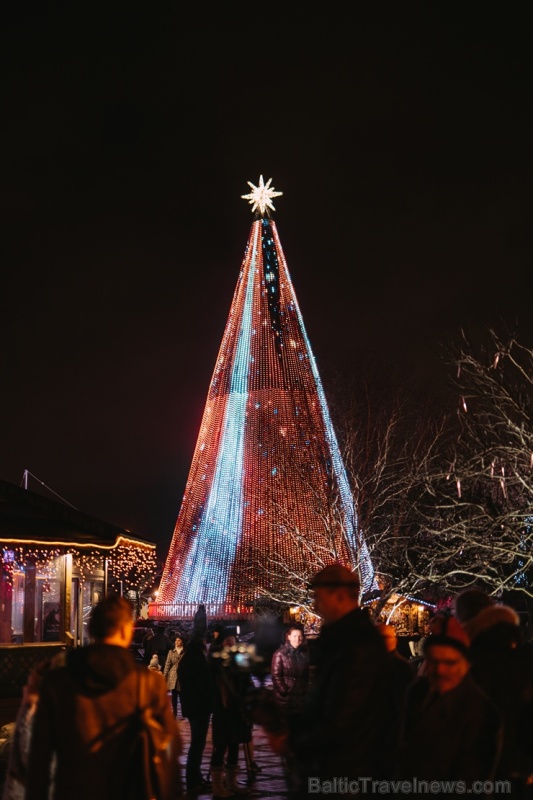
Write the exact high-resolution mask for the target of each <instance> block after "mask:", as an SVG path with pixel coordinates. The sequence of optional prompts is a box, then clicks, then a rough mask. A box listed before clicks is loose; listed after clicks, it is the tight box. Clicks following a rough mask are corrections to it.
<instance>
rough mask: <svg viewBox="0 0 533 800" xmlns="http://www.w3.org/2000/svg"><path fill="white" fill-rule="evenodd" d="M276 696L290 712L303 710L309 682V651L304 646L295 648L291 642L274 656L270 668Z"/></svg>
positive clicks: (279, 702)
mask: <svg viewBox="0 0 533 800" xmlns="http://www.w3.org/2000/svg"><path fill="white" fill-rule="evenodd" d="M270 673H271V676H272V687H273V689H274V697H275V700H276V702H277V703H278V705H279V706H281V707H282V708H284V709H285V710H286V711H287V712H288V713H294V712H299V711H301V710H302V708H303V705H304V703H305V699H306V697H307V688H308V684H309V653H308V652H307V649H306V648H304V647H298V648H295V647H293V646H292V645H291V644H289V642H287V643H286V644H284V645H282V646H281V647H279V648H278V649H277V650H276V652H275V653H274V655H273V656H272V665H271V668H270Z"/></svg>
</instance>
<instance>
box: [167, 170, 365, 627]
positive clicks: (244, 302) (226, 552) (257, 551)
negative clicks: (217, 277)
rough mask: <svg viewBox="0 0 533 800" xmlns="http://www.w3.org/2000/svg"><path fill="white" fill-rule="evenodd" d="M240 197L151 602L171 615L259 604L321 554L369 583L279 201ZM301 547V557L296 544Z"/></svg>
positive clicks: (256, 190)
mask: <svg viewBox="0 0 533 800" xmlns="http://www.w3.org/2000/svg"><path fill="white" fill-rule="evenodd" d="M249 186H250V187H251V189H252V191H251V193H250V194H248V195H245V196H244V197H245V198H246V199H248V200H249V201H250V203H251V204H252V210H253V211H254V212H255V220H254V222H253V223H252V227H251V231H250V236H249V239H248V244H247V246H246V251H245V254H244V260H243V262H242V266H241V271H240V274H239V278H238V281H237V287H236V289H235V294H234V297H233V301H232V304H231V308H230V312H229V317H228V321H227V324H226V329H225V331H224V336H223V339H222V344H221V346H220V351H219V354H218V358H217V361H216V365H215V369H214V372H213V377H212V379H211V385H210V387H209V394H208V397H207V402H206V406H205V410H204V415H203V419H202V424H201V427H200V433H199V436H198V440H197V443H196V448H195V451H194V455H193V459H192V464H191V468H190V472H189V477H188V480H187V484H186V488H185V494H184V497H183V501H182V505H181V509H180V512H179V515H178V519H177V522H176V527H175V530H174V536H173V538H172V542H171V546H170V549H169V553H168V556H167V560H166V564H165V569H164V572H163V577H162V581H161V586H160V592H159V597H158V600H159V602H163V603H176V604H180V606H181V607H182V608H185V607H186V606H188V605H189V604H190V605H191V607H193V608H194V607H196V605H197V604H198V603H206V604H210V605H211V607H216V608H217V609H218V611H219V613H222V614H223V610H224V609H229V610H235V609H236V608H237V607H238V606H239V605H241V604H243V603H250V602H252V601H253V600H254V599H256V598H257V597H258V596H260V595H261V593H262V588H264V587H265V584H266V583H268V581H269V580H270V578H269V575H271V574H272V570H271V569H269V564H271V565H272V564H274V565H275V564H276V563H277V564H280V563H282V564H284V565H288V566H289V567H293V568H294V570H295V571H302V570H303V571H304V572H305V571H306V570H307V571H308V570H309V568H310V567H311V569H312V568H313V566H314V565H313V564H310V563H309V560H310V555H309V554H310V553H313V552H316V553H317V554H318V553H323V554H324V555H326V556H327V555H328V552H327V551H328V547H329V548H330V549H329V554H331V552H333V551H334V552H335V554H336V556H337V558H338V560H340V561H343V562H345V563H348V564H354V563H357V564H358V565H359V570H360V573H361V578H362V588H363V590H365V589H370V588H372V585H373V582H374V575H373V569H372V564H371V561H370V558H369V556H368V552H367V550H366V546H365V544H364V540H363V536H362V532H361V531H360V530H359V529H358V524H357V517H356V513H355V510H354V506H353V500H352V494H351V491H350V486H349V483H348V480H347V476H346V472H345V468H344V465H343V462H342V458H341V455H340V452H339V447H338V444H337V440H336V437H335V432H334V430H333V426H332V423H331V419H330V415H329V410H328V406H327V403H326V398H325V395H324V391H323V388H322V384H321V381H320V376H319V374H318V370H317V367H316V363H315V359H314V357H313V354H312V352H311V346H310V343H309V339H308V337H307V334H306V331H305V327H304V323H303V319H302V316H301V314H300V309H299V307H298V302H297V299H296V295H295V292H294V289H293V286H292V282H291V278H290V275H289V271H288V269H287V264H286V262H285V258H284V255H283V250H282V247H281V243H280V240H279V237H278V232H277V229H276V225H275V223H274V221H273V220H272V219H271V218H270V214H269V209H273V208H274V206H273V204H272V198H273V197H277V196H279V195H280V194H281V193H280V192H275V191H274V190H273V189H271V188H270V181H268V182H267V184H266V185H265V184H264V183H263V178H262V177H261V178H260V181H259V185H258V186H257V187H256V186H254V185H253V184H251V183H250V184H249ZM332 504H334V505H335V507H336V509H337V511H336V514H337V518H339V517H340V520H341V525H340V529H341V530H340V532H338V533H335V532H333V533H332V532H331V531H330V532H329V533H327V532H326V530H325V527H324V517H325V516H326V515H327V509H328V508H331V506H332ZM331 536H336V537H337V541H335V542H333V543H332V542H331ZM301 537H305V540H306V542H308V544H309V546H307V547H302V546H301V544H299V539H300V538H301ZM328 537H329V538H328ZM326 542H327V546H326ZM331 548H333V550H332V549H331ZM311 560H312V557H311ZM329 560H331V555H329Z"/></svg>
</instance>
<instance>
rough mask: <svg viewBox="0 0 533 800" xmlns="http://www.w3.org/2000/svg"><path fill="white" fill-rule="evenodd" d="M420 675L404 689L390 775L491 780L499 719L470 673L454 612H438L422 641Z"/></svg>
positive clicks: (467, 782) (466, 641) (463, 636)
mask: <svg viewBox="0 0 533 800" xmlns="http://www.w3.org/2000/svg"><path fill="white" fill-rule="evenodd" d="M425 665H426V668H425V675H424V676H422V677H418V678H417V679H416V680H415V681H414V683H412V684H411V686H410V687H409V689H408V690H407V697H406V704H405V709H404V714H403V719H402V726H401V736H400V745H399V748H398V754H397V763H396V770H395V779H397V780H409V781H413V779H414V778H416V779H417V780H418V781H422V780H424V781H429V782H431V781H464V782H465V786H466V790H467V791H470V790H471V784H472V782H474V781H489V780H493V779H494V777H495V773H496V767H497V764H498V759H499V755H500V750H501V740H502V720H501V716H500V714H499V712H498V710H497V709H496V707H495V705H494V704H493V703H492V701H491V700H490V699H489V698H488V697H487V695H486V694H485V693H484V692H483V691H482V690H481V689H480V688H479V686H478V685H477V684H476V682H475V681H474V679H473V678H472V676H471V675H470V674H469V673H470V662H469V639H468V635H467V633H466V631H465V630H464V629H463V628H462V626H461V624H460V623H459V622H458V620H456V619H455V618H454V617H451V616H445V615H438V616H437V617H435V618H434V619H433V620H432V622H431V627H430V634H429V636H428V637H427V640H426V644H425Z"/></svg>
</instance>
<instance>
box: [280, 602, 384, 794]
mask: <svg viewBox="0 0 533 800" xmlns="http://www.w3.org/2000/svg"><path fill="white" fill-rule="evenodd" d="M315 663H316V666H315V671H314V675H313V680H312V682H311V687H310V691H309V695H308V699H307V701H306V704H305V706H304V712H303V718H302V723H301V726H300V730H299V732H298V735H297V736H296V738H295V739H294V740H293V742H292V747H293V749H294V751H295V755H296V759H297V762H298V772H299V780H300V784H301V786H303V787H305V786H307V779H308V778H309V777H317V778H319V779H321V780H330V779H331V778H333V777H342V778H348V779H350V780H357V779H358V778H359V777H360V776H365V775H371V776H373V777H374V778H376V779H377V778H387V777H389V775H387V774H386V769H387V767H386V766H385V759H386V758H388V756H389V754H388V753H387V752H384V748H383V741H384V739H390V730H391V727H392V725H393V723H394V717H395V708H394V699H393V677H392V674H391V665H390V660H389V658H388V654H387V650H386V649H385V645H384V643H383V640H382V637H381V635H380V634H379V632H378V630H377V629H376V627H375V625H374V624H373V623H372V621H371V619H370V617H369V616H368V614H367V613H366V612H365V611H364V610H362V609H359V608H357V609H355V610H354V611H351V612H350V613H348V614H346V615H345V616H344V617H342V618H341V619H339V620H337V621H336V622H333V623H330V624H327V625H324V626H323V627H322V630H321V633H320V636H319V638H318V640H317V647H316V662H315ZM304 791H305V789H304Z"/></svg>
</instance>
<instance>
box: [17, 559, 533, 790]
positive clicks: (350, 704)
mask: <svg viewBox="0 0 533 800" xmlns="http://www.w3.org/2000/svg"><path fill="white" fill-rule="evenodd" d="M310 590H311V591H312V593H313V596H314V604H315V609H316V612H317V614H319V615H320V617H321V618H322V620H323V624H322V627H321V630H320V634H319V636H318V638H317V639H316V640H315V641H314V642H313V648H312V650H310V648H309V646H308V645H309V643H308V642H307V641H306V639H305V636H304V632H303V630H302V629H301V627H300V626H297V625H291V626H289V627H287V628H286V630H285V631H284V636H283V641H281V642H280V643H279V646H278V647H277V649H276V650H275V652H274V653H273V655H272V659H271V661H270V662H269V664H268V665H267V672H268V674H269V676H270V677H271V688H268V689H267V690H266V691H264V688H263V690H262V691H261V692H260V693H258V692H257V691H254V682H253V679H252V675H253V669H252V668H251V667H250V666H249V665H248V666H245V667H244V668H243V667H242V666H239V664H235V663H234V662H233V661H232V660H231V658H229V656H228V653H229V654H231V653H232V652H235V651H236V644H237V639H236V635H235V630H234V629H231V628H227V627H226V628H223V627H222V626H219V627H217V628H216V629H214V630H211V632H210V633H208V627H207V621H206V619H205V610H203V609H202V608H199V612H198V614H197V617H196V618H195V622H194V625H193V628H192V631H191V632H190V635H189V636H186V635H185V634H184V633H181V632H178V633H176V634H175V635H174V636H173V637H172V638H169V637H168V636H167V635H166V633H165V631H164V630H163V629H158V630H155V631H152V632H150V633H148V634H147V637H146V640H145V642H144V643H143V644H144V659H145V663H144V665H140V664H138V663H136V662H135V661H134V659H133V656H132V654H131V652H129V651H128V647H129V644H130V641H131V635H132V626H133V622H132V613H131V606H130V605H129V603H128V602H127V601H126V600H124V599H123V598H119V597H113V596H111V597H108V598H105V599H104V600H102V601H101V602H100V603H99V604H98V605H97V606H96V607H95V608H94V609H93V612H92V615H91V622H90V632H91V637H92V643H91V644H90V645H88V646H87V647H83V648H78V649H75V650H72V651H70V652H69V653H68V654H67V657H66V658H65V657H62V658H61V659H59V660H57V659H56V661H55V662H52V663H47V664H46V665H45V666H44V667H40V668H39V670H37V671H36V672H34V673H32V675H31V676H30V680H29V682H28V686H27V687H26V690H25V695H24V698H23V703H22V705H21V709H20V711H19V717H18V719H17V729H16V732H17V736H18V740H17V742H16V743H14V746H13V748H12V757H11V758H10V766H9V774H8V780H7V781H6V785H5V788H4V800H63V799H64V798H71V797H73V796H76V797H77V798H81V800H84V798H87V800H88V798H93V797H94V796H95V789H94V787H95V786H97V787H98V791H97V796H98V797H99V799H100V800H107V798H109V800H111V798H113V800H120V798H124V800H125V799H126V798H128V800H136V798H137V797H138V798H139V800H140V798H141V797H143V794H142V791H141V790H140V789H139V787H136V781H138V777H136V776H135V773H134V772H133V773H132V772H131V771H130V770H128V769H127V760H126V755H125V750H124V741H123V739H124V736H125V733H124V731H125V726H124V720H125V719H127V718H129V716H130V715H131V714H132V713H134V711H135V709H136V708H137V707H138V705H139V682H140V677H139V676H140V673H144V674H145V675H146V676H148V677H147V678H146V686H145V689H144V692H145V702H146V704H147V707H148V708H149V709H150V711H151V714H152V717H153V719H155V720H156V722H157V724H158V725H159V727H160V728H161V730H163V731H164V732H165V735H166V742H167V745H168V748H169V749H170V751H171V752H172V758H171V762H172V764H173V765H174V768H175V770H176V772H175V776H174V778H173V789H172V792H171V794H169V795H165V796H164V797H163V795H161V798H159V797H157V800H171V798H179V797H182V782H183V783H184V789H185V792H186V794H187V797H191V798H193V797H198V796H199V795H205V794H211V796H212V798H214V800H226V799H227V798H234V797H238V796H240V795H244V794H247V793H248V791H249V790H248V787H247V786H245V785H243V784H242V782H240V781H239V766H240V760H241V756H242V755H244V760H245V764H246V768H247V772H248V775H250V774H252V775H253V774H254V773H253V770H254V769H257V765H256V764H255V762H254V759H253V730H254V725H261V726H262V727H263V728H264V729H265V731H266V734H267V737H268V741H269V743H270V746H271V748H272V750H273V751H274V752H275V753H277V754H279V756H280V759H281V761H282V764H283V769H284V775H285V779H286V784H287V792H288V794H289V796H290V797H291V798H294V800H302V798H306V797H309V796H310V795H311V794H318V795H319V796H320V795H321V794H343V793H344V794H353V793H359V792H360V793H363V789H364V790H365V791H368V786H369V781H371V782H374V785H376V786H378V785H381V786H383V785H384V783H383V782H385V783H386V782H390V785H392V782H402V784H403V786H404V787H405V786H406V784H408V783H411V785H412V786H413V794H415V795H416V794H419V796H420V789H419V788H417V786H418V787H419V786H420V785H424V782H426V784H427V786H428V787H429V786H431V789H430V790H429V789H428V796H429V794H431V796H439V791H441V790H439V786H442V787H443V788H442V791H441V794H442V795H443V794H446V793H447V792H448V793H449V784H448V789H446V788H445V782H450V781H453V782H456V784H457V783H459V784H462V785H463V787H464V792H465V793H466V792H468V791H472V790H471V787H472V786H474V785H475V784H476V782H478V785H483V786H484V787H485V788H486V787H487V786H488V783H487V782H490V781H492V782H494V785H496V783H497V782H503V783H500V786H503V787H504V788H503V791H502V792H500V793H507V794H511V796H513V797H519V798H526V797H529V796H530V792H532V788H531V787H532V783H533V780H532V778H533V713H532V712H533V650H532V648H531V646H530V645H529V644H528V643H527V642H525V640H524V637H523V635H522V632H521V627H520V624H519V618H518V616H517V614H516V613H515V612H514V611H513V610H512V609H511V608H509V607H508V606H505V605H502V604H498V603H496V602H495V600H494V599H493V598H491V597H489V596H488V595H487V594H486V593H484V592H483V591H481V590H479V589H476V588H471V589H467V590H464V591H463V592H461V593H460V594H458V595H457V597H456V598H455V599H454V604H453V607H452V609H451V610H449V611H448V612H447V613H439V614H436V615H435V616H434V617H433V618H432V619H431V621H430V625H429V632H428V635H427V636H426V637H425V639H424V642H423V647H422V655H421V657H420V658H413V659H411V660H408V659H406V658H405V657H403V656H401V655H400V654H399V652H398V646H397V645H398V640H397V636H396V632H395V629H394V628H393V627H392V626H391V625H388V624H375V623H374V622H373V621H372V619H371V617H370V615H369V613H368V612H367V610H366V609H364V608H361V607H360V604H359V595H360V587H359V580H358V577H357V575H356V574H355V573H353V572H352V571H350V570H349V569H348V568H346V567H344V566H342V565H340V564H331V565H329V566H327V567H325V568H324V569H323V570H321V571H320V572H318V573H317V574H316V575H315V576H314V578H313V580H312V582H311V585H310ZM263 677H264V674H263ZM143 680H144V679H143ZM251 697H255V701H254V702H250V698H251ZM179 716H181V717H183V718H186V719H187V720H188V724H189V726H190V746H189V749H188V752H187V754H186V756H185V774H184V775H183V776H181V775H179V762H178V757H179V755H180V753H181V747H182V743H181V737H180V732H179V726H178V724H177V723H176V719H178V717H179ZM210 725H211V732H212V745H213V746H212V751H211V757H210V762H209V765H208V770H207V769H206V768H205V767H204V768H203V758H204V752H205V748H206V741H207V735H208V731H209V726H210ZM361 781H363V782H366V783H364V784H362V783H361ZM416 782H418V784H417V783H416ZM439 782H440V783H439ZM73 787H75V789H73ZM136 792H137V793H136Z"/></svg>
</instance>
